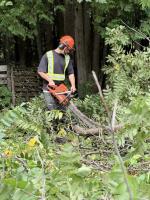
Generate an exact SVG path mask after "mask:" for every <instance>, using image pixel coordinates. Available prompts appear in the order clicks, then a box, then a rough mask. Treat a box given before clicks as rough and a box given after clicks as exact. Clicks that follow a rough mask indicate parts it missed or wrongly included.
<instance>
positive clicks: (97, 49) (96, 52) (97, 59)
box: [92, 32, 100, 75]
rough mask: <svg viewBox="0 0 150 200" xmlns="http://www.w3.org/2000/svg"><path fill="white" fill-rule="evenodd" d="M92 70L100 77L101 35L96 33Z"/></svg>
mask: <svg viewBox="0 0 150 200" xmlns="http://www.w3.org/2000/svg"><path fill="white" fill-rule="evenodd" d="M92 70H94V71H95V73H96V74H97V75H98V74H99V71H100V35H98V34H97V33H96V32H94V39H93V56H92Z"/></svg>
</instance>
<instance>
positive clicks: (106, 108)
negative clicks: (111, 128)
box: [92, 71, 111, 121]
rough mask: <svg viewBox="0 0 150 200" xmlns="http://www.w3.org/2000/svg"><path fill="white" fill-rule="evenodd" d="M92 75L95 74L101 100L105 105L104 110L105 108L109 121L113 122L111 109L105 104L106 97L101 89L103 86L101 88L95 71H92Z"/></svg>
mask: <svg viewBox="0 0 150 200" xmlns="http://www.w3.org/2000/svg"><path fill="white" fill-rule="evenodd" d="M92 74H93V77H94V80H95V83H96V85H97V88H98V91H99V95H100V99H101V101H102V103H103V105H104V108H105V110H106V112H107V114H108V117H109V120H110V121H111V115H110V112H109V108H108V106H107V104H106V103H105V100H104V97H103V93H102V89H101V86H100V84H99V82H98V78H97V76H96V73H95V72H94V71H92Z"/></svg>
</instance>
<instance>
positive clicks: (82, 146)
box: [0, 26, 150, 200]
mask: <svg viewBox="0 0 150 200" xmlns="http://www.w3.org/2000/svg"><path fill="white" fill-rule="evenodd" d="M106 35H107V44H108V45H110V46H111V52H110V55H109V56H108V59H107V66H105V67H104V73H106V74H107V87H106V90H105V91H103V92H104V96H105V101H106V103H107V105H108V107H109V109H110V110H113V105H114V102H115V100H117V101H118V104H117V114H116V124H121V125H122V128H121V129H120V130H118V131H116V132H115V140H116V141H117V145H118V148H119V151H120V154H121V156H122V159H123V162H124V166H125V167H126V169H127V181H128V185H129V187H130V190H131V192H132V196H133V199H135V200H142V199H143V200H148V199H149V198H150V191H149V187H150V173H149V170H150V169H149V164H150V154H149V152H150V151H149V150H150V145H149V131H150V125H149V116H150V95H149V77H150V75H149V73H150V72H149V66H150V65H149V64H150V56H149V54H150V50H149V48H147V49H145V50H143V51H137V50H134V49H132V51H128V45H129V44H130V38H129V36H128V34H127V33H126V32H125V30H124V27H122V26H119V27H116V28H115V29H107V34H106ZM75 103H76V104H77V105H78V106H79V108H80V109H81V110H82V111H83V112H84V113H86V114H87V115H88V116H90V117H91V118H93V119H94V120H95V121H97V122H99V123H100V124H101V125H109V124H108V118H107V115H106V114H105V110H104V108H103V105H102V103H100V99H99V96H98V95H88V96H87V97H86V98H85V99H84V100H82V101H81V100H77V99H76V100H75ZM74 123H77V120H76V119H75V118H74V116H72V115H71V113H70V112H66V113H62V112H60V111H58V110H54V111H46V108H45V105H44V102H43V98H42V97H38V98H35V99H33V100H32V101H31V102H27V103H23V104H21V105H19V106H16V107H15V108H13V109H11V110H8V111H7V112H2V113H1V120H0V142H1V145H0V152H1V153H0V156H1V160H0V178H1V187H0V199H2V200H6V199H13V200H17V199H18V200H20V199H23V200H27V199H28V200H38V199H42V200H45V199H48V200H49V199H50V200H51V199H54V200H55V199H56V200H57V199H64V200H70V199H71V200H83V199H86V200H98V199H101V200H102V199H103V200H108V199H109V200H127V199H129V193H128V192H127V187H126V184H125V181H124V176H123V172H122V170H121V167H120V162H119V160H118V156H117V155H116V152H115V151H114V146H113V142H112V135H111V134H110V132H109V131H106V130H103V128H102V129H101V130H100V131H99V134H98V135H91V136H90V137H87V136H85V137H84V136H83V135H82V136H80V135H78V134H76V133H75V132H74V131H73V129H72V126H73V125H74ZM78 123H79V125H80V126H82V127H83V124H82V123H80V122H79V121H78ZM83 128H85V127H83Z"/></svg>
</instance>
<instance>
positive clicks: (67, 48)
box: [64, 46, 74, 54]
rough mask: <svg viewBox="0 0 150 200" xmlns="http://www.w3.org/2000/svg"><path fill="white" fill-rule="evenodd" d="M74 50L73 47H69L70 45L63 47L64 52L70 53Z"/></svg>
mask: <svg viewBox="0 0 150 200" xmlns="http://www.w3.org/2000/svg"><path fill="white" fill-rule="evenodd" d="M73 51H74V49H72V48H70V47H67V46H66V47H65V48H64V54H72V53H73Z"/></svg>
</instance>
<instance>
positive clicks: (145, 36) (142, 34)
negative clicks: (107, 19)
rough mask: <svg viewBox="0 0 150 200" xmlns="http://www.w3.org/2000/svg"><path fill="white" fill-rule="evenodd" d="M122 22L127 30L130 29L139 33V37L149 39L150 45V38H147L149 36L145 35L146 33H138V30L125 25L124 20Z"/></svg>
mask: <svg viewBox="0 0 150 200" xmlns="http://www.w3.org/2000/svg"><path fill="white" fill-rule="evenodd" d="M121 22H122V23H123V24H124V25H125V26H126V27H127V28H129V29H130V30H132V31H134V32H136V33H138V34H139V35H141V36H143V37H144V38H145V39H147V40H148V41H149V43H150V39H149V37H147V35H145V34H144V33H142V32H140V31H137V30H136V29H134V28H132V27H130V26H129V25H128V24H127V23H125V22H124V21H123V20H121Z"/></svg>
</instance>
